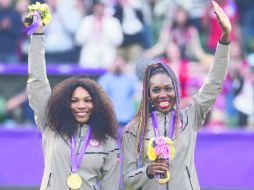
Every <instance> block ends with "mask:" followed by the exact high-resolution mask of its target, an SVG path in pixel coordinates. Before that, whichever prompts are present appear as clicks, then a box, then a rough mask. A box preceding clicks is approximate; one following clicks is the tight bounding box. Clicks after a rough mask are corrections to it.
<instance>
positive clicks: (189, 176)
mask: <svg viewBox="0 0 254 190" xmlns="http://www.w3.org/2000/svg"><path fill="white" fill-rule="evenodd" d="M186 172H187V175H188V179H189V182H190V187H191V190H193V186H192V182H191V175H190V171H189V169H188V166H186Z"/></svg>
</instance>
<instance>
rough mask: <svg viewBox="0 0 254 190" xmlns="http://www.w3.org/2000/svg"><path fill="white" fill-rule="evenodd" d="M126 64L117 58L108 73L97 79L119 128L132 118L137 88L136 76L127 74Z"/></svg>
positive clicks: (134, 110) (120, 58)
mask: <svg viewBox="0 0 254 190" xmlns="http://www.w3.org/2000/svg"><path fill="white" fill-rule="evenodd" d="M126 67H127V62H126V60H124V59H123V58H122V57H120V56H118V57H116V59H115V60H114V62H113V64H112V66H111V67H110V69H109V72H108V73H106V74H104V75H103V76H101V77H100V78H99V79H98V82H99V84H100V85H101V86H102V87H103V88H104V89H105V91H106V92H107V94H108V95H109V97H110V98H111V100H112V102H113V105H114V108H115V112H116V116H117V120H118V122H119V125H120V126H122V127H123V126H125V125H126V124H127V123H128V122H129V121H130V120H131V118H132V117H133V116H134V114H135V112H136V109H135V106H134V95H135V93H136V90H137V87H138V82H139V81H138V79H137V77H136V75H134V74H130V73H127V72H126V71H127V69H126Z"/></svg>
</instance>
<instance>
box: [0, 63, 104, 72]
mask: <svg viewBox="0 0 254 190" xmlns="http://www.w3.org/2000/svg"><path fill="white" fill-rule="evenodd" d="M77 64H78V63H69V64H47V74H48V75H102V74H104V73H105V72H106V71H107V70H106V69H100V68H98V69H97V68H96V69H88V68H82V67H80V66H78V65H77ZM27 73H28V69H27V64H24V65H20V64H18V65H8V64H3V63H0V74H2V75H10V74H12V75H27Z"/></svg>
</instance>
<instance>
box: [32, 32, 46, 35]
mask: <svg viewBox="0 0 254 190" xmlns="http://www.w3.org/2000/svg"><path fill="white" fill-rule="evenodd" d="M33 35H44V33H43V32H40V33H39V32H38V33H33Z"/></svg>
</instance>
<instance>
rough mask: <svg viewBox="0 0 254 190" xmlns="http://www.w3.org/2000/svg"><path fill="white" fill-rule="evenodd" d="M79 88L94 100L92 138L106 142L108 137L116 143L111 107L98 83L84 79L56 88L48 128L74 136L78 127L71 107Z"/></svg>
mask: <svg viewBox="0 0 254 190" xmlns="http://www.w3.org/2000/svg"><path fill="white" fill-rule="evenodd" d="M77 87H82V88H84V89H85V90H87V91H88V93H89V94H90V95H91V97H92V103H93V111H92V114H91V117H90V119H89V120H88V123H87V124H89V125H90V126H91V129H92V135H93V138H95V139H96V140H98V141H104V140H106V138H107V135H108V136H111V137H113V138H114V139H115V138H116V134H117V132H116V131H117V126H118V125H117V120H116V115H115V113H114V110H113V106H112V103H111V101H110V99H109V97H108V96H107V94H106V93H105V92H104V90H103V89H102V87H100V86H99V84H98V83H97V82H96V81H94V80H92V79H89V78H84V77H83V78H81V77H71V78H69V79H66V80H64V81H62V82H61V83H59V84H58V85H57V86H55V87H54V88H53V90H52V94H51V97H50V99H49V102H48V108H47V109H48V112H47V126H49V127H50V128H51V129H53V130H55V131H56V132H57V133H58V134H63V135H67V136H68V137H71V136H72V135H74V134H75V132H76V131H77V129H78V127H79V126H78V124H77V122H76V120H75V117H74V115H73V114H72V112H71V109H70V104H71V97H72V94H73V92H74V91H75V89H76V88H77Z"/></svg>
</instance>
